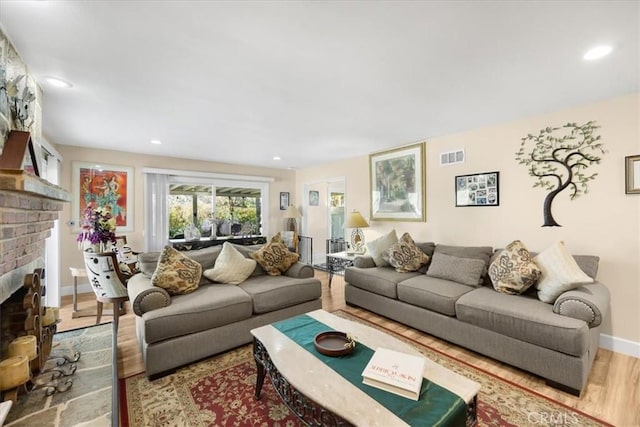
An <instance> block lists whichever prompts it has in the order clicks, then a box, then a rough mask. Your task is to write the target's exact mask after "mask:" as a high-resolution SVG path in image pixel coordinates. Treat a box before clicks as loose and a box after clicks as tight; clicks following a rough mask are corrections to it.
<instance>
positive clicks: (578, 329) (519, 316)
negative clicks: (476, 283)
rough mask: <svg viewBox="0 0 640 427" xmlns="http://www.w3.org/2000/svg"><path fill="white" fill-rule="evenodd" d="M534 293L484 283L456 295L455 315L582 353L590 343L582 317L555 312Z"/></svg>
mask: <svg viewBox="0 0 640 427" xmlns="http://www.w3.org/2000/svg"><path fill="white" fill-rule="evenodd" d="M552 308H553V307H552V306H551V305H549V304H542V303H541V302H540V301H538V299H537V298H536V297H535V295H508V294H502V293H499V292H496V291H495V290H493V289H491V288H488V287H483V288H479V289H474V290H473V291H471V292H468V293H466V294H464V295H462V296H461V297H460V298H458V301H457V302H456V317H457V318H458V319H459V320H461V321H463V322H467V323H471V324H473V325H476V326H478V327H481V328H484V329H489V330H492V331H494V332H497V333H500V334H503V335H507V336H509V337H512V338H515V339H518V340H521V341H525V342H528V343H531V344H535V345H539V346H542V347H545V348H548V349H551V350H556V351H559V352H562V353H566V354H571V355H574V356H581V355H583V354H584V353H585V351H586V349H587V347H588V345H589V339H590V338H589V337H590V335H589V327H588V326H587V324H586V323H585V322H584V321H583V320H579V319H574V318H572V317H568V316H562V315H560V314H556V313H554V312H553V310H552Z"/></svg>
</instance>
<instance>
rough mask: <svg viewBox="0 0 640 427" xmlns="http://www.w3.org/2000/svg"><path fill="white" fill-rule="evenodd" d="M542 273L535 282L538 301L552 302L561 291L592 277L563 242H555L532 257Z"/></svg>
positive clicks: (588, 281) (587, 281)
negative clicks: (582, 268) (580, 265)
mask: <svg viewBox="0 0 640 427" xmlns="http://www.w3.org/2000/svg"><path fill="white" fill-rule="evenodd" d="M533 262H535V263H536V265H537V266H538V267H539V268H540V270H541V271H542V275H541V276H540V279H539V280H538V283H537V284H536V289H538V298H539V299H540V301H543V302H546V303H549V304H553V303H554V302H555V301H556V298H558V297H559V296H560V295H561V294H562V293H563V292H565V291H569V290H571V289H576V288H577V287H579V286H580V285H583V284H585V283H593V279H592V278H591V277H589V276H588V275H587V274H585V272H584V271H582V270H581V269H580V267H579V266H578V264H577V263H576V261H575V259H574V258H573V257H572V256H571V254H570V253H569V251H568V250H567V248H566V247H565V246H564V243H563V242H556V243H554V244H553V245H552V246H550V247H549V248H547V249H545V250H544V251H543V252H541V253H540V254H539V255H538V256H536V257H535V258H534V259H533Z"/></svg>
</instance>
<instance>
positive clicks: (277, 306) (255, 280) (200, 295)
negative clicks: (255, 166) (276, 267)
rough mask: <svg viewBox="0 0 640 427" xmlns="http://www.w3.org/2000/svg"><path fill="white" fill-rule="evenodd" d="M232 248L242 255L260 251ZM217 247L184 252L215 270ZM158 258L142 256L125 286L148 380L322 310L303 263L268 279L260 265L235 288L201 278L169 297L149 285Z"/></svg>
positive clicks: (315, 281) (317, 285)
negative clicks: (267, 328) (262, 328)
mask: <svg viewBox="0 0 640 427" xmlns="http://www.w3.org/2000/svg"><path fill="white" fill-rule="evenodd" d="M234 246H235V247H236V248H237V249H238V250H239V251H240V252H241V253H243V254H244V255H245V257H247V256H248V253H249V252H250V251H255V250H257V249H259V248H260V247H261V246H240V245H234ZM221 249H222V246H214V247H210V248H206V249H201V250H195V251H189V252H186V253H185V254H186V255H187V256H189V257H190V258H192V259H194V260H195V261H197V262H199V263H200V264H201V265H202V270H203V271H204V270H206V269H209V268H212V267H213V265H214V264H215V261H216V258H217V257H218V255H219V254H220V251H221ZM159 256H160V253H159V252H154V253H144V254H140V255H139V256H138V260H139V265H140V269H141V273H139V274H136V275H135V276H133V277H132V278H131V279H129V282H128V284H127V288H128V292H129V298H130V301H131V305H132V307H133V311H134V313H135V314H136V332H137V337H138V343H139V345H140V349H141V351H142V356H143V358H144V364H145V370H146V375H147V376H148V377H149V378H151V379H153V378H157V377H160V376H162V375H164V374H167V373H169V372H171V371H172V370H174V369H175V368H177V367H180V366H183V365H186V364H188V363H191V362H194V361H197V360H200V359H202V358H205V357H208V356H212V355H214V354H217V353H220V352H223V351H226V350H229V349H231V348H234V347H237V346H240V345H243V344H246V343H249V342H251V340H252V336H251V334H250V332H249V331H250V330H251V329H253V328H256V327H259V326H263V325H266V324H269V323H272V322H276V321H278V320H282V319H286V318H288V317H292V316H296V315H299V314H302V313H306V312H309V311H312V310H316V309H319V308H322V300H321V298H320V297H321V284H320V280H318V279H316V278H314V271H313V268H311V267H310V266H308V265H305V264H301V263H296V264H294V265H292V266H291V267H290V268H289V269H288V270H287V271H286V272H285V273H284V274H283V275H282V276H269V275H267V274H266V273H265V271H264V270H263V269H262V268H261V267H260V265H259V264H258V265H256V268H255V270H254V271H253V273H252V275H251V276H250V277H249V278H248V279H247V280H246V281H244V282H243V283H241V284H239V285H225V284H219V283H212V282H211V281H209V280H208V279H206V278H205V277H202V279H201V280H200V284H199V286H198V288H197V289H196V290H195V291H194V292H192V293H189V294H185V295H174V296H170V295H169V294H168V293H167V291H165V290H164V289H162V288H158V287H155V286H153V285H152V284H151V276H152V275H153V272H154V271H155V268H156V265H157V261H158V257H159Z"/></svg>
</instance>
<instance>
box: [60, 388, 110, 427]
mask: <svg viewBox="0 0 640 427" xmlns="http://www.w3.org/2000/svg"><path fill="white" fill-rule="evenodd" d="M74 387H75V384H74ZM110 413H111V392H110V391H109V392H97V393H91V394H87V395H84V396H81V397H79V398H77V399H74V400H71V401H70V402H69V403H68V404H67V407H66V408H65V409H64V410H63V411H62V412H61V414H60V424H59V426H58V427H73V426H78V425H79V424H80V425H82V424H84V425H88V426H89V425H90V426H98V425H104V424H103V421H104V420H105V419H107V420H108V421H110V420H111V417H110V415H109V414H110ZM106 425H108V423H107V424H106Z"/></svg>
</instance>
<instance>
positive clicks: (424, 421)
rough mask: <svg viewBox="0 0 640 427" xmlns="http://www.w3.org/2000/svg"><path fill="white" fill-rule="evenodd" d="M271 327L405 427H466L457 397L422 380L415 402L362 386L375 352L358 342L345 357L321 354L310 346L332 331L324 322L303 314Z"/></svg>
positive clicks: (464, 412)
mask: <svg viewBox="0 0 640 427" xmlns="http://www.w3.org/2000/svg"><path fill="white" fill-rule="evenodd" d="M273 326H274V327H275V328H276V329H278V330H279V331H280V332H282V333H283V334H285V335H286V336H287V337H289V338H290V339H291V340H293V341H294V342H295V343H296V344H298V345H299V346H301V347H303V348H304V349H306V350H307V351H308V352H309V353H311V354H313V355H314V356H315V357H317V358H318V359H319V360H321V361H322V362H323V363H325V364H326V365H327V366H329V367H330V368H331V369H333V370H334V371H335V372H337V373H338V374H340V375H341V376H342V377H343V378H345V379H346V380H347V381H349V382H350V383H351V384H353V385H354V386H355V387H357V388H359V389H360V390H362V391H363V392H365V393H366V394H368V395H369V396H370V397H372V398H373V399H375V400H376V401H377V402H378V403H380V404H381V405H382V406H384V407H385V408H387V409H388V410H389V411H391V412H393V413H394V414H395V415H396V416H397V417H399V418H401V419H402V420H404V421H405V422H406V423H407V424H409V425H414V426H464V425H466V418H467V407H466V404H465V402H464V401H463V400H462V399H461V398H460V397H459V396H457V395H456V394H454V393H452V392H450V391H449V390H447V389H445V388H443V387H440V386H439V385H437V384H435V383H432V382H431V381H429V380H427V379H426V378H424V379H423V381H422V388H421V389H420V398H419V400H418V401H414V400H410V399H407V398H404V397H401V396H397V395H395V394H393V393H389V392H386V391H384V390H380V389H378V388H375V387H371V386H368V385H365V384H363V383H362V375H361V374H362V371H363V370H364V368H365V366H366V365H367V363H368V362H369V359H371V356H373V353H374V351H373V350H372V349H370V348H369V347H367V346H365V345H364V344H362V343H360V342H358V344H357V345H356V348H355V350H354V351H352V352H351V353H350V354H348V355H346V356H341V357H329V356H325V355H323V354H320V353H319V352H318V351H317V350H316V349H315V347H314V345H313V339H314V337H315V336H316V335H317V334H318V333H320V332H324V331H327V330H333V328H331V327H329V326H327V325H325V324H324V323H321V322H318V321H317V320H315V319H313V318H312V317H310V316H308V315H306V314H303V315H301V316H297V317H293V318H291V319H287V320H283V321H280V322H276V323H274V324H273Z"/></svg>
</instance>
